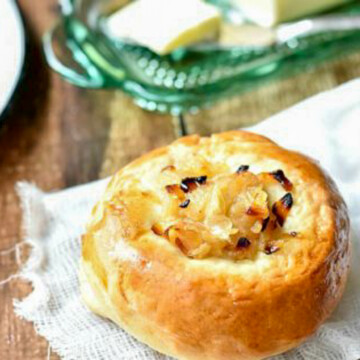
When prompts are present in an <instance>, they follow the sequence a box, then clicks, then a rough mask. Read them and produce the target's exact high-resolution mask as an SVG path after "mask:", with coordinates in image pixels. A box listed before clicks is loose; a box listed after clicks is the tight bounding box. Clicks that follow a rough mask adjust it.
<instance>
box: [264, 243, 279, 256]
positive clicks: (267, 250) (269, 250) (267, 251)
mask: <svg viewBox="0 0 360 360" xmlns="http://www.w3.org/2000/svg"><path fill="white" fill-rule="evenodd" d="M279 250H280V248H279V247H278V246H275V245H267V246H265V254H266V255H271V254H273V253H276V252H277V251H279Z"/></svg>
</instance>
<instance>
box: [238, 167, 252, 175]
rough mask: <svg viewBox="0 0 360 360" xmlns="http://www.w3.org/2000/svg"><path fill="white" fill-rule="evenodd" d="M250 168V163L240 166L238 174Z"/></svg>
mask: <svg viewBox="0 0 360 360" xmlns="http://www.w3.org/2000/svg"><path fill="white" fill-rule="evenodd" d="M249 168H250V166H249V165H241V166H239V167H238V169H237V170H236V173H237V174H241V173H243V172H246V171H248V170H249Z"/></svg>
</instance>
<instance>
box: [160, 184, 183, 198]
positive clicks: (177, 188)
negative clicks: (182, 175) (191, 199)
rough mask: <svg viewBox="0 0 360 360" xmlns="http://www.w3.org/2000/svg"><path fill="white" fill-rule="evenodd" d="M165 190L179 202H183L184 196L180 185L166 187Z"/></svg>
mask: <svg viewBox="0 0 360 360" xmlns="http://www.w3.org/2000/svg"><path fill="white" fill-rule="evenodd" d="M165 189H166V191H167V192H168V193H169V194H171V195H175V196H176V197H177V198H178V199H180V200H184V198H185V196H184V193H183V192H182V191H181V187H180V185H177V184H173V185H166V186H165Z"/></svg>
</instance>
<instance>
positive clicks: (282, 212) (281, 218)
mask: <svg viewBox="0 0 360 360" xmlns="http://www.w3.org/2000/svg"><path fill="white" fill-rule="evenodd" d="M292 205H293V197H292V195H291V194H290V193H287V194H286V195H284V196H283V197H282V198H281V199H280V200H278V201H277V202H276V203H275V204H274V205H273V207H272V212H273V214H274V215H275V216H276V220H277V222H278V224H279V225H280V226H283V225H284V222H285V220H286V218H287V216H288V214H289V211H290V209H291V207H292Z"/></svg>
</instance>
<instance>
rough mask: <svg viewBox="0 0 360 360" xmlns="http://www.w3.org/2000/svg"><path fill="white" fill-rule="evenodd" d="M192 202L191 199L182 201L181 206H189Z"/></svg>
mask: <svg viewBox="0 0 360 360" xmlns="http://www.w3.org/2000/svg"><path fill="white" fill-rule="evenodd" d="M189 204H190V199H187V200H185V201H184V202H182V203H181V204H180V205H179V206H180V207H181V208H183V209H185V208H187V207H188V206H189Z"/></svg>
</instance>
